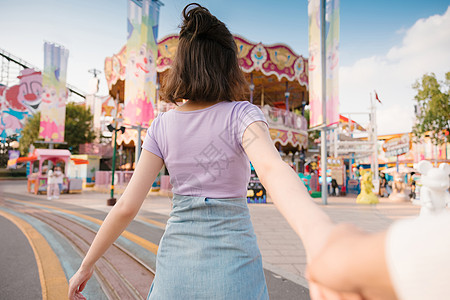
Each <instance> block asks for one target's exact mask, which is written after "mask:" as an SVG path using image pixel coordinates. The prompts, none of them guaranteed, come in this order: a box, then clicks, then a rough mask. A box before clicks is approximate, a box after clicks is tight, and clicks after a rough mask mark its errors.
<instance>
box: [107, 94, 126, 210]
mask: <svg viewBox="0 0 450 300" xmlns="http://www.w3.org/2000/svg"><path fill="white" fill-rule="evenodd" d="M118 111H119V95H117V99H116V116H115V118H114V126H112V125H111V124H109V125H108V130H109V131H111V132H112V131H114V147H113V157H112V167H111V172H112V173H111V198H109V199H108V200H107V201H106V204H107V205H108V206H113V205H114V204H116V198H114V173H115V171H116V151H117V131H121V132H122V134H123V133H124V132H125V127H123V126H120V128H117V124H118V121H119V119H118V118H117V115H118Z"/></svg>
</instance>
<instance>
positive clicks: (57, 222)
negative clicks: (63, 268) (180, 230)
mask: <svg viewBox="0 0 450 300" xmlns="http://www.w3.org/2000/svg"><path fill="white" fill-rule="evenodd" d="M5 204H6V206H7V207H8V208H10V209H13V210H15V211H17V212H20V213H23V214H26V215H28V216H31V217H34V218H36V219H38V220H40V221H42V222H43V223H45V224H47V225H48V226H50V227H51V228H53V229H54V230H56V231H57V232H59V233H60V234H61V235H62V236H63V237H64V238H65V239H66V240H67V241H69V243H70V244H71V245H72V246H73V247H74V249H76V251H77V252H78V253H80V255H81V256H84V255H85V254H86V253H87V251H88V249H89V246H90V245H91V243H92V241H93V240H94V237H95V234H96V231H95V230H93V229H92V228H90V227H88V226H87V225H85V224H82V223H81V222H79V221H78V220H76V219H75V218H71V217H70V216H67V215H64V214H60V213H58V212H57V211H52V210H49V209H45V208H41V207H35V206H29V205H25V204H21V203H17V202H14V201H6V203H5ZM154 274H155V272H154V271H153V270H152V269H151V268H150V267H149V266H147V265H146V264H145V263H144V262H142V261H141V260H140V259H139V258H138V257H136V256H135V255H133V254H132V253H130V252H129V251H128V250H127V249H125V248H124V247H122V246H120V245H118V244H116V243H115V244H113V245H112V246H111V247H110V248H109V249H108V251H106V253H105V254H104V255H103V257H102V258H101V259H100V260H99V261H98V262H97V263H96V265H95V270H94V275H95V276H96V277H97V278H98V279H99V280H98V281H99V283H100V285H101V287H102V289H103V292H104V293H105V295H106V296H107V297H108V299H145V298H146V296H147V293H148V289H149V286H150V284H151V282H152V281H153V279H154Z"/></svg>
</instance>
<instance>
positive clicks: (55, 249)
mask: <svg viewBox="0 0 450 300" xmlns="http://www.w3.org/2000/svg"><path fill="white" fill-rule="evenodd" d="M0 191H1V192H2V193H1V194H0V237H2V243H0V254H1V256H0V257H1V259H0V263H1V266H2V267H1V268H2V270H6V271H7V272H0V273H1V274H2V275H0V294H1V295H2V297H1V298H2V299H39V298H42V295H43V294H44V293H47V296H48V297H49V299H51V298H54V299H63V298H61V297H63V296H61V295H64V293H65V291H66V290H67V279H68V278H70V277H71V276H72V274H73V273H74V272H75V270H76V268H77V266H78V265H79V263H80V262H81V259H82V256H83V252H84V251H85V249H84V250H83V247H84V248H86V247H87V245H84V244H83V241H78V240H77V237H70V236H71V234H72V235H74V236H75V234H73V233H74V231H76V230H81V229H79V228H78V229H76V228H75V227H77V226H78V225H80V226H78V227H80V228H81V225H82V226H85V227H88V228H89V229H91V230H96V229H98V226H99V224H100V222H101V220H103V219H104V217H105V216H106V213H107V212H108V211H109V209H110V207H107V206H106V205H105V202H106V200H104V199H106V198H107V196H106V195H105V194H98V193H89V192H87V193H83V194H81V195H80V194H78V195H62V196H61V198H60V199H59V200H58V201H48V200H46V199H45V196H42V195H38V196H34V195H30V194H27V193H26V191H25V182H23V181H0ZM100 197H101V198H100ZM158 205H159V207H158ZM146 206H147V205H144V209H142V211H141V213H140V214H139V216H138V217H137V218H136V220H135V221H134V222H133V223H132V224H131V225H130V226H129V227H128V228H127V232H128V234H127V235H125V236H123V237H121V238H120V239H119V241H118V244H119V246H120V247H123V248H125V249H126V250H127V251H128V252H130V254H131V255H133V256H134V257H137V258H138V259H139V261H140V262H142V263H143V264H145V265H146V266H148V267H149V268H150V269H155V253H156V251H154V253H152V251H153V250H154V249H153V248H152V245H156V247H157V244H158V243H159V239H160V238H161V236H162V234H163V228H164V225H165V222H166V220H167V218H168V217H167V199H164V197H162V199H160V203H159V204H157V205H156V207H155V206H153V209H145V207H146ZM169 206H170V205H169ZM169 209H170V207H169ZM52 222H53V223H52ZM55 222H56V223H55ZM58 222H60V223H61V224H62V223H67V224H68V222H73V224H74V225H67V224H66V225H61V226H59V225H58V224H57V223H58ZM77 224H78V225H77ZM58 226H59V227H58ZM64 226H65V227H68V228H62V227H64ZM60 227H61V228H60ZM76 234H77V235H79V236H82V235H85V234H86V233H83V232H81V233H80V232H78V233H76ZM86 239H88V238H87V237H86ZM84 243H86V242H84ZM136 244H137V245H136ZM83 245H84V246H83ZM46 247H47V248H46ZM43 249H44V250H43ZM152 249H153V250H152ZM52 255H53V256H52ZM112 259H114V258H112ZM119 261H122V259H120V260H119ZM105 264H106V263H105ZM111 264H114V265H115V264H116V263H114V262H111ZM266 265H267V263H265V266H266ZM269 266H270V268H269V269H268V268H266V269H265V275H266V280H267V284H268V289H269V295H270V298H271V299H309V295H308V290H307V288H305V287H304V285H305V284H304V281H302V280H301V278H300V277H298V276H296V275H295V274H290V273H289V272H286V270H284V269H277V267H275V266H272V265H270V264H269ZM105 268H106V267H105ZM274 270H275V271H278V272H274ZM107 272H108V270H106V271H105V270H103V271H100V270H98V273H99V274H98V275H96V276H95V277H94V278H93V279H92V280H91V281H90V282H89V285H88V287H87V288H86V294H87V296H88V299H108V298H109V299H111V298H117V299H125V298H127V297H124V296H123V297H117V295H114V293H115V292H114V291H111V290H108V286H107V285H108V284H107V282H109V281H111V280H110V278H111V277H105V275H104V273H107ZM109 272H111V271H109ZM122 272H123V274H125V273H126V272H127V271H126V270H123V271H122ZM134 273H136V272H134ZM24 274H25V275H24ZM51 274H53V275H51ZM54 274H57V275H54ZM123 274H122V273H121V275H120V276H122V277H124V276H125V275H123ZM110 276H114V274H111V275H110ZM120 276H119V277H120ZM127 276H132V274H131V275H127ZM299 278H300V280H299ZM19 279H20V280H19ZM290 279H291V280H290ZM133 280H135V281H136V282H133ZM128 281H130V282H131V284H132V285H133V288H129V289H132V290H133V289H138V288H136V287H135V286H137V285H139V283H138V282H137V281H139V279H128ZM302 283H303V285H302ZM120 284H121V283H120V282H118V283H117V285H120ZM144 284H145V285H146V287H148V286H149V283H148V282H145V283H144ZM124 285H126V284H124ZM125 290H126V286H125V287H124V293H125V292H127V291H125ZM128 292H129V291H128ZM52 293H53V294H52ZM58 293H59V294H58ZM141 294H142V293H141ZM52 295H53V296H52ZM141 296H142V295H141ZM141 296H138V298H139V297H141Z"/></svg>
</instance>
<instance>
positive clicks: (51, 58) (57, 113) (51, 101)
mask: <svg viewBox="0 0 450 300" xmlns="http://www.w3.org/2000/svg"><path fill="white" fill-rule="evenodd" d="M68 57H69V50H67V49H65V48H63V47H61V46H57V45H55V44H50V43H47V42H46V43H45V44H44V73H43V75H42V100H41V108H40V109H41V123H40V128H39V137H40V138H43V139H44V140H45V141H53V142H63V141H64V122H65V117H66V100H67V96H68V94H67V89H66V74H67V59H68Z"/></svg>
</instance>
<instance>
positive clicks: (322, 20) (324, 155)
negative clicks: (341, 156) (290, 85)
mask: <svg viewBox="0 0 450 300" xmlns="http://www.w3.org/2000/svg"><path fill="white" fill-rule="evenodd" d="M325 14H326V1H325V0H320V48H321V49H320V51H321V53H320V54H321V61H322V119H323V124H322V130H321V133H320V139H321V151H320V159H321V167H322V204H323V205H327V204H328V201H327V198H328V183H327V137H326V133H327V106H326V103H327V89H326V84H327V80H326V47H325V46H326V45H325V28H326V27H325V22H326V19H325Z"/></svg>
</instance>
